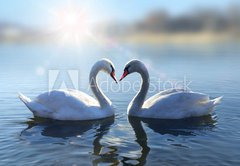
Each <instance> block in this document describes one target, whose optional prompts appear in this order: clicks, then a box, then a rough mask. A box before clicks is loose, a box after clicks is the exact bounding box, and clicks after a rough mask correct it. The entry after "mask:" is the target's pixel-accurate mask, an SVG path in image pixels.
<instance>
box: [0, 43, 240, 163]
mask: <svg viewBox="0 0 240 166" xmlns="http://www.w3.org/2000/svg"><path fill="white" fill-rule="evenodd" d="M104 57H105V58H109V59H111V60H112V61H113V63H114V64H115V66H116V76H117V77H118V78H119V77H120V76H121V74H122V72H123V67H124V64H125V63H126V62H127V61H129V60H130V59H132V58H138V59H140V60H142V61H143V62H145V63H146V65H147V66H148V68H149V74H150V76H151V83H152V86H151V87H150V92H149V93H148V96H151V95H153V94H155V93H157V92H158V91H159V90H163V89H165V88H170V87H171V86H172V85H180V86H182V85H183V84H187V87H188V88H190V89H191V90H193V91H198V92H202V93H206V94H209V96H210V97H211V98H214V97H218V96H224V97H223V101H222V103H221V104H220V105H219V106H218V107H217V108H216V110H215V112H214V113H213V114H212V115H210V116H205V117H200V118H191V119H185V120H149V119H138V118H137V119H136V118H128V117H127V113H126V110H127V105H128V103H129V102H130V101H131V99H132V98H133V97H134V95H135V93H136V90H138V87H139V80H140V76H139V75H137V74H134V75H130V76H128V77H127V78H126V79H125V81H126V82H123V83H120V84H115V83H114V82H113V81H112V80H111V79H110V78H109V77H108V76H106V75H105V74H104V73H101V74H100V76H99V83H100V82H104V84H102V86H101V87H102V89H103V91H104V92H105V93H106V95H107V96H108V97H109V98H110V100H111V101H112V102H113V105H114V106H115V108H116V115H115V118H108V119H103V120H97V121H84V122H79V121H76V122H64V121H54V120H48V119H41V118H34V117H33V115H32V113H31V112H30V111H29V110H28V109H27V108H26V107H25V106H24V105H23V103H21V102H20V101H19V99H18V98H17V94H18V92H22V93H23V94H25V95H26V96H28V97H30V98H34V97H35V96H37V95H38V94H40V93H42V92H45V91H47V90H48V89H49V88H59V85H60V84H59V83H58V81H55V82H54V81H53V82H52V81H50V79H51V78H49V77H52V75H51V71H58V72H59V78H61V79H60V80H67V81H66V86H67V87H68V88H77V89H79V90H82V91H84V92H86V93H89V94H91V95H92V93H91V92H90V91H89V89H88V74H89V71H90V69H91V67H92V65H93V64H94V63H95V62H96V61H97V60H98V59H100V58H104ZM239 66H240V45H239V44H232V43H224V44H214V45H207V44H205V45H204V44H203V45H178V46H173V45H161V46H158V45H155V46H153V45H151V46H145V45H138V46H136V45H118V46H107V47H106V46H101V45H91V46H82V47H61V46H54V45H40V44H35V45H24V44H23V45H14V44H8V45H7V44H6V45H3V44H2V45H0V103H1V107H0V129H1V130H0V131H1V132H0V164H1V165H5V164H9V165H83V164H85V165H98V164H99V165H124V164H130V165H131V164H132V165H137V164H138V165H143V164H146V165H159V164H163V165H180V164H181V165H183V164H191V165H240V151H239V150H240V110H239V108H240V102H239V101H240V87H239V85H240V77H239V73H240V67H239ZM71 71H75V72H73V73H75V74H76V73H77V78H76V77H75V76H76V75H75V76H74V75H73V77H74V78H75V79H74V80H72V82H71V81H70V82H69V80H71V79H73V78H72V77H71V78H70V79H69V72H70V73H71ZM184 82H185V83H184ZM107 83H109V84H107ZM128 83H130V84H128ZM131 83H134V84H135V83H136V86H134V87H133V86H132V85H131ZM123 85H124V86H123Z"/></svg>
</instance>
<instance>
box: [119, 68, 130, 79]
mask: <svg viewBox="0 0 240 166" xmlns="http://www.w3.org/2000/svg"><path fill="white" fill-rule="evenodd" d="M128 74H129V73H128V71H127V70H124V73H123V75H122V77H121V78H120V81H122V79H123V78H124V77H126V76H127V75H128Z"/></svg>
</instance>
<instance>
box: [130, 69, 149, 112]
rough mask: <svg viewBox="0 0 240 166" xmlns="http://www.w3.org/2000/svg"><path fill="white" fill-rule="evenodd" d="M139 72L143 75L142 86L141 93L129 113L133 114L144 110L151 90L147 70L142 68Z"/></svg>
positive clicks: (134, 99)
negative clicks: (143, 107)
mask: <svg viewBox="0 0 240 166" xmlns="http://www.w3.org/2000/svg"><path fill="white" fill-rule="evenodd" d="M137 72H138V73H139V74H140V75H141V78H142V84H141V88H140V90H139V92H138V93H137V95H136V96H135V97H134V98H133V100H132V102H131V106H130V109H129V113H133V112H136V111H139V110H141V109H142V106H143V104H144V101H145V98H146V96H147V92H148V89H149V74H148V71H147V68H143V69H141V68H140V69H139V70H138V71H137Z"/></svg>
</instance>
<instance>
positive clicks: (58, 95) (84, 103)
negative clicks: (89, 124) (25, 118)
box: [19, 59, 117, 120]
mask: <svg viewBox="0 0 240 166" xmlns="http://www.w3.org/2000/svg"><path fill="white" fill-rule="evenodd" d="M99 71H104V72H106V73H108V74H110V76H111V77H112V78H113V79H114V80H115V81H116V78H115V69H114V66H113V64H112V62H111V61H110V60H107V59H102V60H100V61H98V62H96V63H95V65H94V66H93V67H92V69H91V72H90V75H89V84H90V86H91V90H92V92H93V94H94V96H95V97H96V99H97V100H96V99H94V98H93V97H91V96H89V95H87V94H85V93H83V92H80V91H77V90H53V91H50V92H45V93H43V94H41V95H39V96H38V97H37V98H36V99H35V100H31V99H29V98H27V97H26V96H24V95H22V94H19V98H20V99H21V101H22V102H23V103H24V104H25V105H26V106H27V107H28V108H29V109H30V110H31V111H32V112H33V114H34V116H38V117H44V118H51V119H57V120H93V119H101V118H106V117H110V116H113V115H114V109H113V108H112V106H111V102H110V100H109V99H108V98H107V97H106V96H105V95H104V94H103V92H102V91H101V90H100V89H99V87H98V84H97V81H96V77H97V74H98V72H99ZM116 82H117V81H116Z"/></svg>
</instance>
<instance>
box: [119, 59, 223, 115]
mask: <svg viewBox="0 0 240 166" xmlns="http://www.w3.org/2000/svg"><path fill="white" fill-rule="evenodd" d="M134 72H138V73H139V74H140V75H141V77H142V85H141V89H140V91H139V92H138V94H137V95H136V96H135V97H134V98H133V100H132V101H131V102H130V104H129V106H128V115H129V116H135V117H143V118H157V119H182V118H188V117H198V116H203V115H208V114H210V113H211V112H212V111H213V110H214V107H215V106H216V105H217V104H219V103H220V101H221V98H222V97H219V98H216V99H213V100H210V99H209V96H208V95H206V94H203V93H197V92H192V91H188V90H184V89H168V90H165V91H162V92H160V93H158V94H156V95H154V96H152V97H150V98H149V99H147V100H146V101H145V98H146V94H147V91H148V88H149V74H148V71H147V68H146V67H145V65H144V64H143V63H142V62H141V61H139V60H132V61H130V62H129V63H127V64H126V66H125V69H124V73H123V76H122V78H121V79H120V80H122V79H123V78H124V77H126V76H127V75H128V74H130V73H134Z"/></svg>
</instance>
